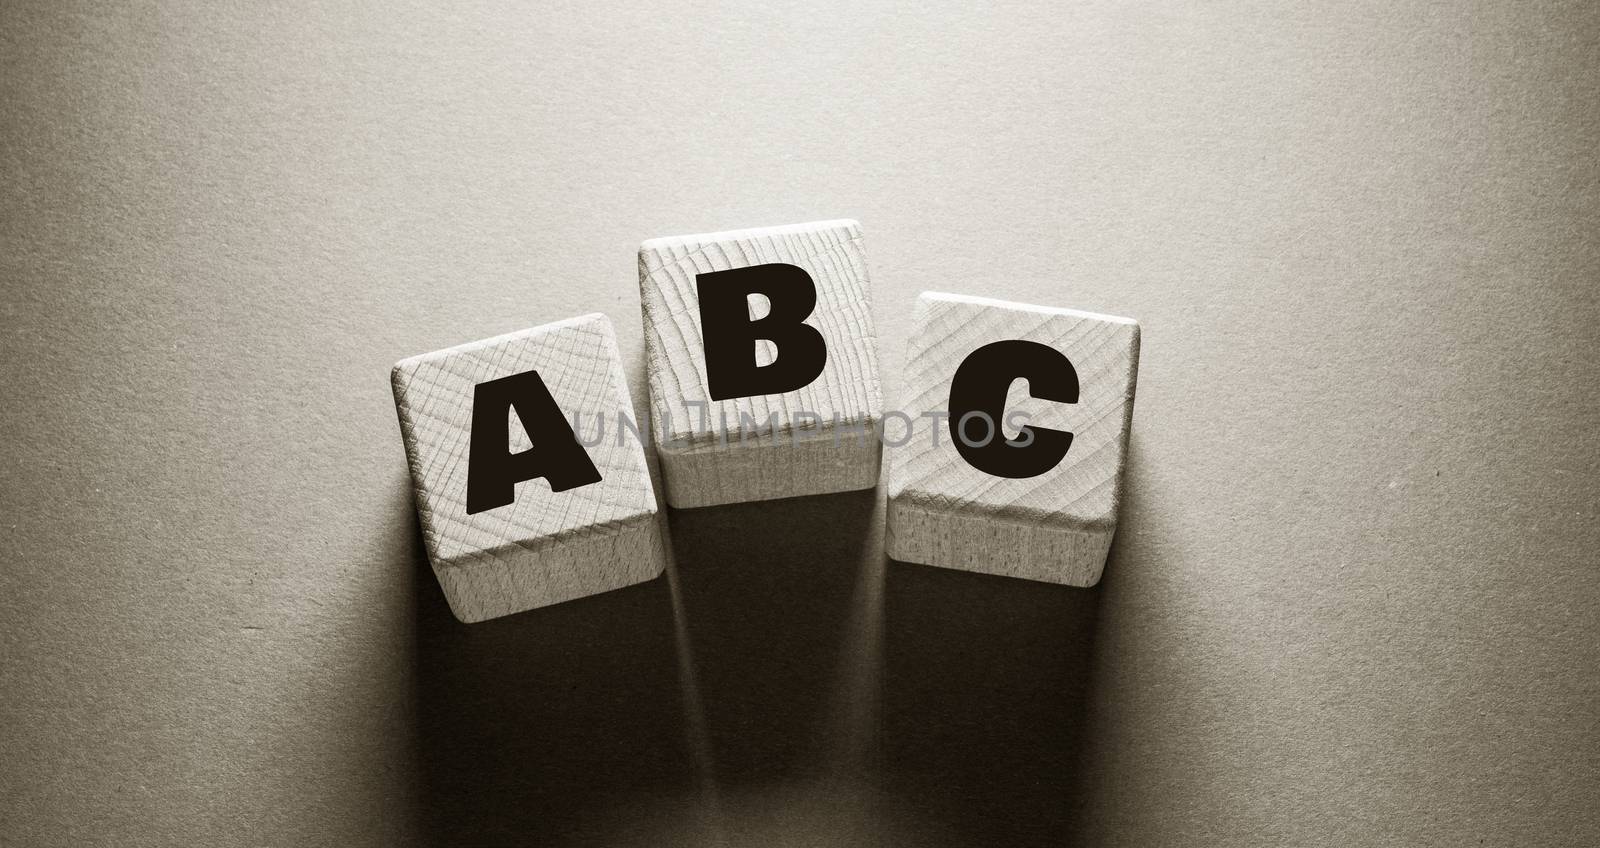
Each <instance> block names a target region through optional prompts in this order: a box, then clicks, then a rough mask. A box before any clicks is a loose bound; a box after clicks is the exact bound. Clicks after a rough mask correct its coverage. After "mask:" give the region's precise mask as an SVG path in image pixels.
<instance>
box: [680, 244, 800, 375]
mask: <svg viewBox="0 0 1600 848" xmlns="http://www.w3.org/2000/svg"><path fill="white" fill-rule="evenodd" d="M694 281H695V286H696V287H697V288H698V289H699V292H700V332H701V335H702V336H703V337H704V338H705V350H706V389H707V391H709V392H710V393H711V399H712V400H728V399H729V398H741V397H753V396H755V395H780V394H783V393H784V392H792V391H794V390H796V389H801V388H804V387H806V386H808V385H810V384H811V381H812V380H815V379H817V375H818V374H821V373H822V366H824V365H826V364H827V362H828V346H827V344H825V343H824V342H823V341H822V334H821V333H819V332H817V328H816V327H813V326H811V325H809V324H803V323H801V322H802V321H805V320H806V319H807V318H809V317H810V316H811V310H813V309H815V308H816V306H817V287H816V285H815V284H814V283H812V281H811V275H810V274H807V273H806V272H805V269H804V268H799V267H796V266H794V265H788V264H784V263H782V262H773V263H770V264H767V265H752V266H750V267H748V268H734V269H733V270H731V271H709V272H707V273H704V274H696V275H695V278H694ZM752 294H762V295H766V297H767V300H768V301H770V302H771V303H772V311H771V312H769V313H767V314H766V316H764V317H762V318H759V319H757V320H755V321H752V320H750V307H749V298H750V295H752ZM757 339H766V340H767V341H769V342H772V343H773V344H774V345H776V346H777V347H778V356H777V358H776V359H774V360H773V361H772V364H771V365H765V366H757V365H756V340H757Z"/></svg>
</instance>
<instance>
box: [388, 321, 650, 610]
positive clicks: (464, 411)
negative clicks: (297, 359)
mask: <svg viewBox="0 0 1600 848" xmlns="http://www.w3.org/2000/svg"><path fill="white" fill-rule="evenodd" d="M530 374H532V375H536V378H534V377H529V376H527V375H530ZM391 376H392V382H393V388H394V395H395V405H396V407H397V410H398V412H399V416H400V425H401V432H402V436H403V437H404V439H405V444H406V455H407V460H408V462H409V464H410V468H411V478H412V484H413V486H414V489H415V496H416V505H417V512H418V516H419V519H420V521H421V524H422V532H423V538H424V542H425V544H426V547H427V550H428V556H429V559H430V561H431V562H432V565H433V569H434V573H435V575H436V576H437V577H438V578H439V583H440V586H441V587H442V588H443V589H444V592H445V597H446V598H447V599H448V601H449V603H450V608H451V610H452V611H453V612H454V613H455V615H456V617H457V618H459V619H461V620H462V621H468V622H471V621H481V620H484V619H488V618H494V617H497V616H502V615H509V614H511V613H514V612H520V611H522V610H527V609H533V608H536V607H541V606H546V605H549V604H554V603H559V602H561V601H566V600H571V599H574V598H579V597H584V596H586V595H593V594H597V593H599V592H604V591H609V590H611V589H617V588H621V587H623V586H628V585H631V584H634V583H639V582H642V581H645V580H649V579H652V578H654V577H655V576H657V575H658V574H660V573H661V571H662V570H663V568H664V567H665V551H664V548H663V545H662V538H661V532H660V528H659V522H658V516H657V508H656V501H655V494H654V491H653V489H652V488H651V484H650V476H649V470H648V467H647V465H646V463H645V456H644V449H643V446H642V445H641V444H640V443H639V441H638V439H636V438H633V436H632V434H631V433H623V432H621V425H622V422H623V420H624V419H625V420H626V421H628V422H631V421H633V420H634V419H633V410H632V406H631V403H630V402H629V399H628V392H627V386H626V380H625V377H624V374H623V371H622V363H621V357H620V355H619V353H618V351H617V345H616V337H615V335H614V333H613V331H612V328H611V323H610V321H609V320H607V319H606V317H605V316H603V315H598V314H595V315H586V316H583V317H581V318H574V319H571V320H568V321H560V322H556V323H554V324H547V325H544V326H541V327H535V328H533V329H530V330H525V331H521V332H517V333H511V334H508V335H505V336H499V337H496V338H493V339H486V340H484V341H480V342H474V343H471V344H466V345H461V346H459V347H455V348H451V349H448V350H443V351H439V352H436V353H431V354H426V355H423V356H417V357H412V358H410V359H406V360H403V361H401V362H400V363H398V364H397V365H395V367H394V370H393V372H392V375H391ZM484 386H491V387H498V388H499V389H500V393H499V394H498V395H496V394H493V393H491V392H488V391H485V390H483V389H481V388H480V387H484ZM540 387H542V388H540ZM507 392H509V394H507ZM490 399H498V400H499V401H500V402H499V403H498V404H495V403H491V402H490ZM552 402H553V404H554V407H555V408H558V409H559V417H560V419H564V422H562V421H560V420H558V419H557V418H556V417H555V416H556V414H557V413H556V409H555V408H551V407H550V406H549V404H551V403H552ZM483 410H493V411H494V412H495V413H498V414H497V415H496V414H488V413H485V412H484V411H483ZM540 410H543V413H544V414H536V413H539V411H540ZM475 411H476V412H477V413H478V414H479V415H488V417H486V418H485V420H482V421H478V422H477V426H476V427H475V424H474V418H475ZM523 412H528V413H529V415H527V416H525V415H523V414H522V413H523ZM475 441H477V442H478V443H477V444H474V442H475ZM574 450H577V451H581V452H582V454H581V456H579V455H575V454H573V453H572V451H574ZM474 451H480V452H481V453H480V455H479V456H477V458H476V460H475V459H474V456H473V452H474ZM519 458H520V460H522V461H523V462H522V463H521V464H518V465H516V467H517V468H520V469H522V472H521V473H531V472H530V471H529V469H530V468H531V469H533V470H534V471H539V470H541V469H547V468H554V467H557V466H558V465H559V466H561V467H564V468H569V469H570V468H571V467H573V466H577V467H579V468H580V471H577V472H573V471H570V470H569V471H568V472H567V473H566V474H564V475H562V474H556V473H554V472H552V473H550V474H549V476H548V477H544V476H532V477H531V478H530V479H526V480H516V477H517V476H520V475H519V474H511V476H510V477H508V478H507V479H506V480H504V481H502V482H503V483H504V485H502V486H500V487H499V488H498V489H497V490H496V489H494V488H493V487H488V486H486V485H485V481H486V480H493V479H494V477H495V475H503V474H505V473H508V472H507V471H506V469H508V468H510V467H511V466H512V465H513V464H514V463H516V462H517V461H518V459H519ZM530 458H532V461H531V462H528V460H530ZM585 459H586V460H587V463H588V464H592V469H591V468H588V466H587V465H586V464H585ZM473 474H478V475H479V479H478V480H477V481H475V484H474V481H473V480H471V477H472V475H473ZM595 477H598V479H594V478H595ZM513 480H516V481H515V482H514V485H513V482H512V481H513ZM553 480H554V482H552V481H553ZM557 488H562V490H561V491H557V490H556V489H557ZM485 491H487V492H488V496H487V498H486V496H485V495H484V494H483V493H484V492H485ZM474 494H476V502H474ZM496 495H499V497H495V496H496ZM507 497H509V498H511V500H510V501H509V502H503V501H504V500H505V498H507Z"/></svg>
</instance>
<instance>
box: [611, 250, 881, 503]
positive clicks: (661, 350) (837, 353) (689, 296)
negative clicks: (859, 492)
mask: <svg viewBox="0 0 1600 848" xmlns="http://www.w3.org/2000/svg"><path fill="white" fill-rule="evenodd" d="M740 269H780V270H781V271H783V272H784V273H787V274H789V275H790V276H789V278H788V279H791V280H799V281H800V283H799V284H800V285H801V286H802V287H803V288H807V289H814V291H815V303H814V305H813V306H811V308H810V309H809V310H807V309H806V308H805V299H806V295H805V294H802V295H800V296H799V297H796V298H791V297H790V294H791V292H790V291H788V290H785V291H784V292H783V294H782V295H780V296H777V297H772V298H766V297H765V296H764V295H759V294H753V295H750V296H748V300H747V303H748V311H746V309H743V308H738V306H737V303H736V304H735V308H737V309H738V311H739V312H741V313H745V314H741V315H736V316H730V315H729V314H728V312H726V311H723V312H721V313H720V314H719V313H717V312H715V311H713V310H712V309H709V308H707V304H708V302H709V301H710V300H711V299H712V298H713V297H723V301H722V303H723V306H724V307H725V306H727V301H726V297H725V296H726V295H727V292H728V291H729V290H728V289H718V288H716V287H719V286H740V285H744V284H745V283H746V281H747V280H748V279H752V278H754V277H755V275H746V276H740V275H739V274H737V273H735V274H727V273H719V272H735V271H738V270H740ZM793 269H799V271H800V272H803V275H800V274H797V273H795V272H794V271H793ZM807 278H809V280H810V284H811V285H810V286H806V285H805V283H804V281H805V280H806V279H807ZM754 287H755V288H759V287H760V283H759V282H757V283H755V284H754ZM639 288H640V300H641V303H642V307H643V314H644V332H645V352H646V367H647V370H648V373H649V382H650V407H651V408H650V412H651V430H652V433H653V435H654V438H655V439H656V445H657V447H658V449H659V454H660V459H661V467H662V474H663V477H664V483H665V486H664V488H665V492H666V497H667V502H668V503H669V504H671V505H672V506H675V507H698V506H710V505H714V504H723V503H736V502H741V501H751V500H765V499H770V498H782V497H793V496H798V495H811V494H823V493H828V492H842V491H851V490H856V489H867V488H872V487H873V486H876V485H877V481H878V470H879V461H880V454H881V451H880V444H879V441H878V438H877V430H876V428H877V427H878V425H879V424H880V423H881V413H882V401H881V393H880V388H879V381H878V357H877V336H876V331H875V329H874V326H873V320H872V305H871V298H870V293H869V283H868V278H867V266H866V260H865V257H864V255H863V252H862V247H861V227H860V225H859V224H857V223H856V222H854V221H823V222H818V223H813V224H799V225H794V226H787V227H770V228H765V229H753V230H737V231H731V232H723V233H709V234H704V235H694V236H679V237H672V238H660V239H652V240H650V241H647V242H645V243H644V244H643V245H641V247H640V250H639ZM734 291H735V292H736V294H735V295H734V296H735V297H737V298H739V299H740V300H745V299H746V297H747V295H746V294H745V293H744V290H743V289H734ZM702 295H705V298H702ZM763 301H765V302H763ZM792 301H797V302H798V303H799V305H798V306H797V305H796V302H792ZM707 315H711V316H713V326H712V327H710V328H709V334H710V336H711V337H712V339H711V340H712V342H713V343H717V342H719V341H723V340H725V339H726V338H728V337H733V339H734V340H733V342H731V343H725V344H722V345H721V346H719V347H717V348H716V357H714V359H717V361H714V362H713V363H712V364H713V366H714V367H715V366H717V365H720V364H723V363H724V361H726V360H732V361H734V362H735V363H736V364H738V363H742V365H741V368H743V369H745V370H748V369H750V368H753V369H756V370H755V371H754V372H752V373H751V374H750V376H751V377H752V379H750V380H748V381H746V383H747V385H748V386H749V387H752V388H750V389H748V390H741V389H734V390H732V392H731V394H730V390H729V389H728V388H726V383H724V384H723V385H720V386H719V385H718V384H717V381H716V380H714V379H713V378H712V376H711V375H710V374H708V371H707V347H708V343H707V339H708V328H707V326H706V320H707V318H706V316H707ZM767 318H770V319H772V320H771V321H770V322H769V327H768V328H767V329H760V330H754V331H747V330H746V329H745V325H746V324H747V323H748V324H750V325H752V326H759V325H754V324H753V322H757V321H761V320H763V319H767ZM802 318H803V320H802ZM800 323H803V324H804V325H806V327H807V328H809V329H806V330H804V334H805V335H812V336H816V337H817V338H819V339H820V342H821V346H822V350H825V356H824V357H823V358H822V359H821V361H820V371H819V372H817V373H815V376H814V378H812V379H810V380H809V382H806V383H805V384H804V385H800V386H798V387H792V388H788V387H784V383H783V381H782V380H781V379H779V380H773V379H771V375H772V374H774V373H776V372H777V371H778V370H781V369H774V368H772V367H771V366H774V365H775V364H779V363H783V360H784V358H785V357H788V358H789V360H788V362H787V363H783V364H785V365H787V366H793V365H794V364H795V362H796V361H797V360H798V359H800V358H802V357H803V356H805V355H806V353H805V351H804V350H802V348H804V347H806V345H802V344H800V343H799V342H803V341H805V340H804V339H799V340H797V341H788V340H777V341H774V340H773V339H772V338H771V335H769V334H777V335H793V334H786V332H785V330H786V325H788V326H787V328H788V329H792V325H793V324H800ZM773 325H775V329H773V328H772V326H773ZM742 332H749V333H750V337H741V336H740V333H742ZM719 357H720V358H719ZM773 386H778V387H779V388H780V389H781V390H779V391H774V392H772V393H762V392H761V389H762V387H766V388H771V387H773Z"/></svg>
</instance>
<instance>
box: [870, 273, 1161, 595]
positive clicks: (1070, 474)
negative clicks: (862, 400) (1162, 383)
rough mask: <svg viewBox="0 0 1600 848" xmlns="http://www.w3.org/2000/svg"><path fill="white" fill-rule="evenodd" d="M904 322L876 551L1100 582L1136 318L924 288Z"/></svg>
mask: <svg viewBox="0 0 1600 848" xmlns="http://www.w3.org/2000/svg"><path fill="white" fill-rule="evenodd" d="M912 325H913V329H912V335H911V340H910V343H909V349H908V352H907V356H906V373H905V377H904V379H903V380H902V381H901V384H902V386H903V390H902V398H903V402H902V403H901V405H900V407H899V408H898V409H897V410H895V411H894V412H893V413H890V414H889V415H888V416H886V418H885V423H884V440H885V443H886V444H887V445H888V448H887V450H888V451H889V454H890V456H889V493H888V504H889V506H888V513H889V514H888V533H887V546H888V553H889V556H891V557H893V558H895V559H897V560H902V561H906V562H915V563H923V564H927V565H936V566H942V567H945V568H956V569H963V570H968V571H978V572H984V573H989V574H1002V575H1009V576H1013V577H1023V578H1027V579H1030V580H1041V581H1047V582H1051V583H1063V584H1067V585H1071V586H1092V585H1094V584H1095V583H1097V582H1099V580H1100V575H1101V572H1102V570H1103V569H1104V567H1105V560H1106V554H1107V552H1108V551H1109V550H1110V547H1111V538H1112V535H1113V534H1114V533H1115V531H1116V526H1117V511H1118V507H1119V505H1120V503H1121V500H1122V468H1123V464H1124V462H1125V460H1126V459H1127V454H1128V429H1129V427H1130V425H1131V423H1132V420H1133V395H1134V387H1135V382H1136V377H1137V375H1138V369H1139V325H1138V323H1137V322H1135V321H1133V320H1132V319H1129V318H1117V317H1113V316H1109V315H1098V314H1095V313H1090V312H1079V311H1076V310H1072V309H1053V308H1048V307H1042V306H1029V305H1026V304H1020V303H1009V302H1005V301H999V300H990V299H988V298H978V297H965V296H962V295H951V294H937V293H931V292H925V293H923V294H922V295H921V296H920V297H919V298H918V299H917V305H916V312H915V314H914V316H913V319H912ZM897 418H898V419H901V420H899V421H897V420H896V419H897ZM902 428H903V432H902Z"/></svg>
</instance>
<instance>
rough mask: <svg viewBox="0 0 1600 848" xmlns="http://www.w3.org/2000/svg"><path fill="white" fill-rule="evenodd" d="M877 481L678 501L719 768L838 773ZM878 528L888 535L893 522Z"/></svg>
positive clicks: (726, 779) (747, 775) (777, 777)
mask: <svg viewBox="0 0 1600 848" xmlns="http://www.w3.org/2000/svg"><path fill="white" fill-rule="evenodd" d="M876 507H877V493H876V492H875V491H871V490H868V491H862V492H849V493H844V494H837V495H820V496H815V497H804V498H788V499H784V500H777V501H759V502H755V503H744V504H733V505H729V506H719V507H709V508H702V509H690V510H673V511H672V513H671V522H672V545H673V548H674V552H675V554H676V558H677V563H678V580H679V587H680V592H681V596H682V603H683V608H684V613H685V616H686V622H687V626H688V635H689V642H690V644H691V645H692V646H693V652H694V663H695V668H696V670H697V676H698V680H699V685H700V691H701V697H702V703H703V706H704V711H705V731H706V737H707V739H708V741H709V746H710V751H711V760H712V762H713V763H714V769H715V777H716V779H717V782H718V783H719V784H720V785H723V786H727V787H738V786H750V785H757V784H767V783H788V782H793V781H804V780H811V779H815V778H819V777H823V776H826V775H828V774H829V773H830V771H831V770H832V769H833V768H834V766H835V765H836V759H837V754H838V751H839V748H838V746H837V745H836V744H835V740H836V739H837V738H838V736H839V735H840V734H842V733H846V732H849V731H850V728H847V727H842V726H840V725H841V723H848V721H849V719H848V717H847V714H848V711H844V712H845V715H842V714H841V712H842V711H841V709H840V698H839V696H838V693H837V691H836V690H837V689H838V687H839V686H840V684H841V680H840V677H841V668H842V667H844V666H848V663H847V662H845V660H846V659H847V658H846V657H845V656H844V653H845V652H846V651H852V652H853V651H857V650H860V649H862V646H860V645H857V644H854V642H855V641H857V640H858V639H859V636H858V633H859V632H860V629H861V627H862V624H861V614H860V611H859V610H858V609H857V606H859V604H860V602H861V600H860V594H861V583H862V580H863V573H862V569H863V564H864V563H867V562H869V560H868V554H869V551H870V550H871V549H872V540H873V538H874V532H875V525H877V524H879V523H880V522H879V521H877V520H876V518H877V510H876ZM877 532H879V533H881V530H878V531H877Z"/></svg>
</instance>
